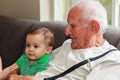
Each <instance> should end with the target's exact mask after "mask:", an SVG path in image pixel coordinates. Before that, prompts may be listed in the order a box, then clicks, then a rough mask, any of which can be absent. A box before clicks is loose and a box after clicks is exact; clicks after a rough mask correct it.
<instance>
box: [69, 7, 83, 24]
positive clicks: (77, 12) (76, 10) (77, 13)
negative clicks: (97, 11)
mask: <svg viewBox="0 0 120 80" xmlns="http://www.w3.org/2000/svg"><path fill="white" fill-rule="evenodd" d="M82 14H83V9H81V8H80V7H77V6H75V7H73V8H71V10H70V11H69V14H68V18H67V21H68V22H70V21H71V20H72V21H76V20H79V21H81V20H82Z"/></svg>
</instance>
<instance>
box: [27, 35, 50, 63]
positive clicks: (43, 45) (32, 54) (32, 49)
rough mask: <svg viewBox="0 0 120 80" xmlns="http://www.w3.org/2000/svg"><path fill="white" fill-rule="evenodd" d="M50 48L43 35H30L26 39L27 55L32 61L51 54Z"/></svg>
mask: <svg viewBox="0 0 120 80" xmlns="http://www.w3.org/2000/svg"><path fill="white" fill-rule="evenodd" d="M49 49H50V46H48V43H47V42H46V40H45V38H44V36H42V35H41V34H28V35H27V37H26V50H25V53H26V55H27V56H28V58H29V59H30V60H31V61H36V60H38V59H39V58H41V57H42V56H43V55H45V54H46V53H49Z"/></svg>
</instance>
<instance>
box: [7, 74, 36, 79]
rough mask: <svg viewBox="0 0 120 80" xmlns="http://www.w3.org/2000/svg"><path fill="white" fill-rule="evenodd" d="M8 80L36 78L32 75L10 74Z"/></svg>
mask: <svg viewBox="0 0 120 80" xmlns="http://www.w3.org/2000/svg"><path fill="white" fill-rule="evenodd" d="M9 80H38V79H36V78H35V77H34V76H19V75H11V76H10V78H9Z"/></svg>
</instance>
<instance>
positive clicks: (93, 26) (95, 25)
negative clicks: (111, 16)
mask: <svg viewBox="0 0 120 80" xmlns="http://www.w3.org/2000/svg"><path fill="white" fill-rule="evenodd" d="M99 29H100V25H99V23H98V21H96V20H92V21H91V31H92V32H94V33H97V32H98V31H99Z"/></svg>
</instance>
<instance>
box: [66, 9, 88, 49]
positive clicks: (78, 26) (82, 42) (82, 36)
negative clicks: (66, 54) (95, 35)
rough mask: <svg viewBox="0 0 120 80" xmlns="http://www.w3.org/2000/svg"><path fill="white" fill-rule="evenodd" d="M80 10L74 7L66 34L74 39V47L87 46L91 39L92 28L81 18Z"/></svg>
mask: <svg viewBox="0 0 120 80" xmlns="http://www.w3.org/2000/svg"><path fill="white" fill-rule="evenodd" d="M79 15H80V10H79V12H78V10H77V9H72V10H71V11H70V13H69V15H68V19H67V21H68V25H67V27H66V32H65V34H66V35H67V36H70V38H71V39H72V43H71V47H72V48H73V49H83V48H86V47H87V45H88V44H89V41H90V29H89V25H88V23H87V22H86V23H85V22H83V20H82V19H81V17H82V16H79Z"/></svg>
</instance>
